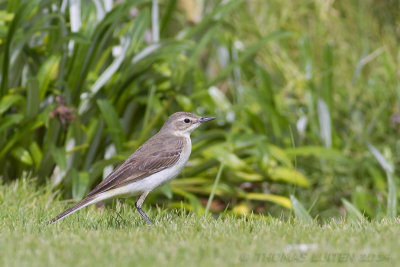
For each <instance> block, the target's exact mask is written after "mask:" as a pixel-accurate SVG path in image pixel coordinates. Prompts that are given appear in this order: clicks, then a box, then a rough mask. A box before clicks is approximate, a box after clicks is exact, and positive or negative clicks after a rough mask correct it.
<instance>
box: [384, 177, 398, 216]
mask: <svg viewBox="0 0 400 267" xmlns="http://www.w3.org/2000/svg"><path fill="white" fill-rule="evenodd" d="M386 176H387V180H388V199H387V216H388V217H389V218H396V217H397V189H396V183H395V181H394V179H393V174H392V173H390V172H387V173H386Z"/></svg>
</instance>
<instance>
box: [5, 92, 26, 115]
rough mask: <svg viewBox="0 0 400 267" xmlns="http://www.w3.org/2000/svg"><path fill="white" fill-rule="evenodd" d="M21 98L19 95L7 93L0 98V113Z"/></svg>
mask: <svg viewBox="0 0 400 267" xmlns="http://www.w3.org/2000/svg"><path fill="white" fill-rule="evenodd" d="M22 99H23V97H22V96H20V95H14V94H8V95H5V96H3V97H2V98H1V100H0V114H3V113H4V112H6V111H7V110H8V109H9V108H10V107H11V106H12V105H14V104H15V103H17V102H19V101H21V100H22Z"/></svg>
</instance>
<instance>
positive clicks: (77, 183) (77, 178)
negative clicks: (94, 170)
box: [71, 169, 89, 199]
mask: <svg viewBox="0 0 400 267" xmlns="http://www.w3.org/2000/svg"><path fill="white" fill-rule="evenodd" d="M71 176H72V197H73V198H74V199H82V198H83V197H84V196H85V194H86V192H87V191H88V189H89V174H88V173H87V172H79V173H78V171H77V170H75V169H72V170H71Z"/></svg>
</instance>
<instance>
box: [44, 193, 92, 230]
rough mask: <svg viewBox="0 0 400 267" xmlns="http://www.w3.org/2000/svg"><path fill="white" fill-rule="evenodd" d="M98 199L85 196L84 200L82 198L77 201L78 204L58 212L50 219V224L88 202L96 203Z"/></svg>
mask: <svg viewBox="0 0 400 267" xmlns="http://www.w3.org/2000/svg"><path fill="white" fill-rule="evenodd" d="M96 202H98V201H96V198H94V197H87V198H85V199H84V200H82V201H81V202H79V203H78V204H76V205H75V206H73V207H71V208H69V209H66V210H65V211H63V212H62V213H60V214H58V215H57V216H56V217H55V218H53V219H51V221H50V222H49V223H50V224H52V223H55V222H56V221H58V220H61V219H62V218H64V217H67V216H68V215H71V214H72V213H74V212H76V211H78V210H80V209H83V208H84V207H86V206H89V205H90V204H93V203H96Z"/></svg>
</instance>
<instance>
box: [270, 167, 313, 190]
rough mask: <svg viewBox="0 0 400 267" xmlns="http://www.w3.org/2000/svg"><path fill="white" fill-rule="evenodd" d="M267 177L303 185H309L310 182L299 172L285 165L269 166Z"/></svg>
mask: <svg viewBox="0 0 400 267" xmlns="http://www.w3.org/2000/svg"><path fill="white" fill-rule="evenodd" d="M268 175H269V177H270V178H271V179H272V180H274V181H283V182H286V183H291V184H297V185H300V186H303V187H309V186H310V182H309V181H308V179H307V178H306V177H305V176H304V175H303V174H301V173H300V172H298V171H296V170H294V169H289V168H285V167H275V168H271V169H270V170H269V173H268Z"/></svg>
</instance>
